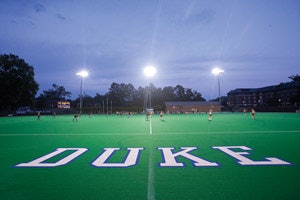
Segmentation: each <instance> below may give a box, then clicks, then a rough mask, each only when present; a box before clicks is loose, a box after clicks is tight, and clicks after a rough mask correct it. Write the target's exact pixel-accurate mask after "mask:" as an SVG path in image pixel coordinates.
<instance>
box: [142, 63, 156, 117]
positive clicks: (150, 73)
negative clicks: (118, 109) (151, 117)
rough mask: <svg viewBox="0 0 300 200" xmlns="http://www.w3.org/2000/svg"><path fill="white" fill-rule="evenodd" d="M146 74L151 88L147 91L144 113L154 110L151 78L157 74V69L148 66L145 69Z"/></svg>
mask: <svg viewBox="0 0 300 200" xmlns="http://www.w3.org/2000/svg"><path fill="white" fill-rule="evenodd" d="M144 74H145V76H147V78H148V81H149V87H148V89H147V90H146V95H145V101H144V111H145V112H147V110H149V109H150V110H153V109H152V105H151V81H150V78H151V77H153V76H154V75H155V74H156V68H155V67H153V66H147V67H145V68H144Z"/></svg>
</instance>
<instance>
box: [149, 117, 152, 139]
mask: <svg viewBox="0 0 300 200" xmlns="http://www.w3.org/2000/svg"><path fill="white" fill-rule="evenodd" d="M151 119H152V117H150V123H149V124H150V135H152V120H151Z"/></svg>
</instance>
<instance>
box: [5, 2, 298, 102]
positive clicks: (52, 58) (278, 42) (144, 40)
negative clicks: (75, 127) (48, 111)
mask: <svg viewBox="0 0 300 200" xmlns="http://www.w3.org/2000/svg"><path fill="white" fill-rule="evenodd" d="M0 24H1V28H0V35H1V37H0V54H9V53H12V54H16V55H18V56H19V57H20V58H23V59H24V60H25V61H26V62H27V63H29V64H30V65H32V66H33V67H34V69H35V79H36V81H37V82H38V83H39V84H40V90H39V93H41V92H42V91H43V90H47V89H50V88H51V85H52V84H53V83H55V84H58V85H62V86H64V87H65V88H66V90H68V91H70V92H72V98H76V97H77V96H78V94H79V90H80V78H79V77H78V76H77V75H76V73H77V72H78V71H80V70H81V69H82V68H85V69H86V70H88V71H89V74H90V75H89V77H87V78H86V79H85V81H84V89H85V93H86V94H87V95H90V96H94V95H95V94H96V93H99V94H105V93H106V92H108V88H109V87H110V85H111V83H112V82H117V83H126V84H127V83H132V84H133V85H134V86H135V88H136V89H137V88H138V87H139V86H142V87H144V86H146V85H147V84H148V82H147V80H146V78H145V76H144V74H143V68H144V67H145V66H146V65H149V64H152V65H154V66H156V68H157V74H156V76H155V77H153V78H152V79H151V82H152V83H153V84H154V85H155V86H156V87H165V86H176V85H177V84H181V85H182V86H184V87H185V88H192V89H193V90H197V91H198V92H200V93H201V94H202V96H203V97H204V98H206V99H207V100H209V99H212V98H216V97H217V96H218V88H217V78H216V77H215V76H213V75H212V73H211V70H212V68H213V67H215V66H219V67H221V68H223V69H224V70H225V72H224V74H222V75H221V76H220V81H221V94H222V95H226V94H227V92H229V91H230V90H232V89H236V88H248V87H249V88H256V87H263V86H269V85H273V84H279V83H280V82H287V81H290V79H288V77H289V76H291V75H295V74H300V1H298V0H48V1H47V0H40V1H37V0H0Z"/></svg>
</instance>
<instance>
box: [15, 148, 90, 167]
mask: <svg viewBox="0 0 300 200" xmlns="http://www.w3.org/2000/svg"><path fill="white" fill-rule="evenodd" d="M65 151H75V152H73V153H71V154H70V155H68V156H66V157H64V158H62V159H60V160H58V161H56V162H55V163H43V162H44V161H46V160H48V159H50V158H53V157H55V156H57V155H59V154H61V153H63V152H65ZM86 151H87V149H86V148H57V149H56V150H55V151H54V152H52V153H49V154H47V155H45V156H43V157H40V158H38V159H35V160H33V161H31V162H28V163H20V164H18V165H16V167H58V166H62V165H66V164H68V163H69V162H71V161H72V160H74V159H75V158H77V157H78V156H80V155H81V154H83V153H84V152H86Z"/></svg>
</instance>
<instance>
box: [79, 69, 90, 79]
mask: <svg viewBox="0 0 300 200" xmlns="http://www.w3.org/2000/svg"><path fill="white" fill-rule="evenodd" d="M76 75H78V76H81V77H82V78H84V77H87V76H88V75H89V73H88V72H87V71H85V70H82V71H80V72H78V73H77V74H76Z"/></svg>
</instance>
